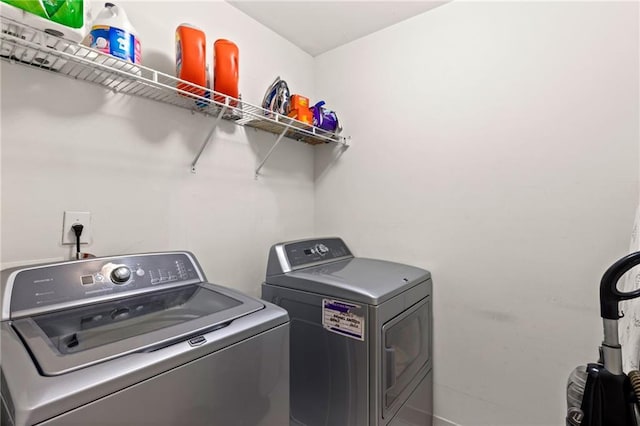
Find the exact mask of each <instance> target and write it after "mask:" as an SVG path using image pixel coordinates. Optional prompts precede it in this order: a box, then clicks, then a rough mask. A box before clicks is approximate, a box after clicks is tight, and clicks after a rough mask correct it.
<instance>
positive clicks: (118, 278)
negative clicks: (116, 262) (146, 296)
mask: <svg viewBox="0 0 640 426" xmlns="http://www.w3.org/2000/svg"><path fill="white" fill-rule="evenodd" d="M129 278H131V269H129V268H127V267H126V266H118V267H117V268H116V269H114V270H113V271H112V272H111V281H113V283H114V284H124V283H126V282H127V281H129Z"/></svg>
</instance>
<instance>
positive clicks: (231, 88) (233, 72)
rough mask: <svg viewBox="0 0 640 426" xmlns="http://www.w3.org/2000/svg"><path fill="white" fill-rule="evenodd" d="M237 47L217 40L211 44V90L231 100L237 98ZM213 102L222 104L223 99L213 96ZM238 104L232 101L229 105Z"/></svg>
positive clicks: (223, 40) (227, 41)
mask: <svg viewBox="0 0 640 426" xmlns="http://www.w3.org/2000/svg"><path fill="white" fill-rule="evenodd" d="M238 61H239V58H238V46H236V45H235V43H233V42H232V41H229V40H225V39H219V40H216V42H215V43H214V44H213V64H214V71H213V90H214V91H216V92H219V93H222V94H224V95H228V96H231V97H233V98H237V97H238V78H239V71H238ZM214 100H216V101H218V102H224V97H222V96H214ZM237 104H238V103H237V102H236V101H232V102H231V103H230V105H232V106H236V105H237Z"/></svg>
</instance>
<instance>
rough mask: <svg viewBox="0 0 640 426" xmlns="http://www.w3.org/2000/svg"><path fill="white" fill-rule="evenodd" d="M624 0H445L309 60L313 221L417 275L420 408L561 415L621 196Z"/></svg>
mask: <svg viewBox="0 0 640 426" xmlns="http://www.w3.org/2000/svg"><path fill="white" fill-rule="evenodd" d="M638 40H639V33H638V4H637V3H617V4H616V3H607V2H574V3H571V2H566V3H560V2H558V3H553V2H539V3H526V2H496V3H485V2H472V3H469V2H458V1H455V2H452V3H449V4H446V5H444V6H441V7H439V8H437V9H434V10H432V11H430V12H427V13H426V14H423V15H420V16H418V17H415V18H413V19H410V20H408V21H405V22H403V23H400V24H397V25H395V26H393V27H390V28H387V29H385V30H383V31H380V32H378V33H375V34H373V35H371V36H368V37H365V38H363V39H360V40H357V41H355V42H353V43H350V44H348V45H346V46H343V47H340V48H337V49H335V50H333V51H331V52H328V53H326V54H323V55H321V56H319V57H317V58H316V67H317V68H316V93H318V94H321V95H322V97H323V98H325V99H326V100H327V104H328V105H329V106H334V107H335V108H336V109H338V110H339V113H340V116H341V117H342V118H343V120H344V125H345V128H346V129H347V130H346V131H347V133H349V134H350V135H352V137H353V143H352V147H351V148H350V149H349V151H347V152H346V153H345V154H344V155H342V156H340V157H339V159H338V160H336V161H334V160H332V158H333V157H332V155H333V153H332V152H330V151H331V149H330V148H329V147H325V149H324V150H323V152H322V153H321V155H318V156H317V157H316V174H317V176H318V178H317V181H316V233H317V234H320V235H322V234H327V235H341V236H343V237H344V238H345V239H346V241H347V242H348V243H349V244H350V245H351V246H352V248H353V249H354V251H355V252H356V254H357V255H361V256H370V257H378V258H388V259H392V260H396V261H400V262H404V263H409V264H415V265H419V266H422V267H424V268H426V269H429V270H431V271H432V273H433V278H434V291H435V307H434V310H435V321H436V327H435V359H434V361H435V398H436V400H435V411H436V414H437V415H438V416H440V417H442V418H445V419H448V420H450V421H453V422H456V423H459V424H462V425H510V426H513V425H561V424H564V410H565V404H566V402H565V386H566V379H567V376H568V374H569V373H570V371H571V370H572V369H573V368H574V367H575V366H576V365H578V364H582V363H586V362H593V361H595V360H596V358H597V346H598V345H599V343H600V341H601V333H602V328H601V323H600V320H599V309H598V284H599V279H600V277H601V275H602V273H603V272H604V270H605V269H606V267H608V266H609V264H610V263H611V262H613V261H614V260H615V259H617V258H618V257H619V256H622V255H624V254H625V253H626V252H627V248H628V239H629V237H628V236H629V231H630V229H631V227H632V219H633V213H634V209H635V206H636V203H637V197H638V139H639V124H638V114H639V109H638V108H639V107H638V104H639V95H638V89H639V87H638V75H639V69H638V59H639V58H638V55H639V53H638V51H639V45H638Z"/></svg>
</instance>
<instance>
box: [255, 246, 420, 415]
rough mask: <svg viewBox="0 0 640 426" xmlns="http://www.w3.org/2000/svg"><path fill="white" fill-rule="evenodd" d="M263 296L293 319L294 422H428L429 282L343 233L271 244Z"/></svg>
mask: <svg viewBox="0 0 640 426" xmlns="http://www.w3.org/2000/svg"><path fill="white" fill-rule="evenodd" d="M262 297H263V299H265V300H267V301H270V302H272V303H275V304H276V305H279V306H281V307H283V308H285V309H286V310H287V312H288V313H289V317H290V319H291V340H290V350H291V361H290V362H291V372H290V373H291V388H290V391H291V402H290V405H291V416H290V424H291V425H305V426H365V425H366V426H381V425H393V426H401V425H406V426H409V425H416V426H425V425H431V424H432V409H433V376H432V369H433V361H432V330H433V327H432V282H431V274H430V273H429V272H428V271H426V270H424V269H420V268H416V267H412V266H408V265H403V264H399V263H393V262H388V261H383V260H375V259H366V258H359V257H355V256H354V255H353V254H352V253H351V250H349V248H348V247H347V245H346V244H345V243H344V242H343V241H342V240H341V239H340V238H320V239H308V240H301V241H292V242H285V243H280V244H276V245H274V246H273V247H271V249H270V252H269V259H268V264H267V274H266V279H265V282H264V283H263V285H262Z"/></svg>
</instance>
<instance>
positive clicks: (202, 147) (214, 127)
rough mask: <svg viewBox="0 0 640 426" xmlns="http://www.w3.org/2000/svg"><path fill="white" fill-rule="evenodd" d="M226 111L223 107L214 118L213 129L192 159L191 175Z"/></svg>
mask: <svg viewBox="0 0 640 426" xmlns="http://www.w3.org/2000/svg"><path fill="white" fill-rule="evenodd" d="M226 111H227V105H225V106H223V107H222V109H221V110H220V112H219V113H218V116H217V117H216V121H214V122H213V127H212V128H211V131H210V132H209V134H208V135H207V138H206V139H205V140H204V143H203V144H202V146H201V147H200V151H198V154H197V155H196V158H194V159H193V162H192V163H191V173H195V172H196V164H198V160H199V159H200V156H201V155H202V153H203V152H204V149H205V148H206V147H207V145H209V142H210V141H211V137H213V132H215V131H216V127H218V124H220V120H222V116H223V115H224V113H225V112H226Z"/></svg>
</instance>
